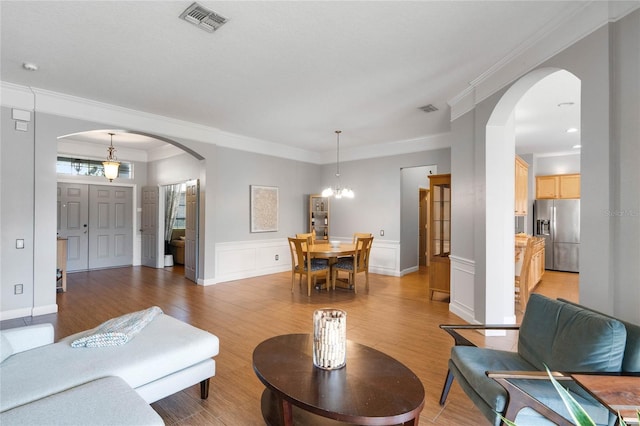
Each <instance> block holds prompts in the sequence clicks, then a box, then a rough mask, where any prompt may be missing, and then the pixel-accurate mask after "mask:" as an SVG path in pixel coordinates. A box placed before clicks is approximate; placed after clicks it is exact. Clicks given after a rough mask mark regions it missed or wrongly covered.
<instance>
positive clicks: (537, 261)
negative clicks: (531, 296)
mask: <svg viewBox="0 0 640 426" xmlns="http://www.w3.org/2000/svg"><path fill="white" fill-rule="evenodd" d="M529 238H533V239H534V240H535V243H534V244H533V255H532V256H531V267H530V268H529V273H530V274H531V275H530V279H529V291H531V290H533V288H534V287H535V286H536V285H537V284H538V283H539V282H540V280H541V279H542V275H543V274H544V268H545V266H544V238H540V237H532V236H531V235H527V234H516V238H515V276H517V277H518V276H520V270H521V269H522V260H523V258H524V248H525V247H526V246H527V240H528V239H529Z"/></svg>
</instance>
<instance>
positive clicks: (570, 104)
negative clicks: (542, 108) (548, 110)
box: [558, 102, 575, 108]
mask: <svg viewBox="0 0 640 426" xmlns="http://www.w3.org/2000/svg"><path fill="white" fill-rule="evenodd" d="M573 105H575V103H574V102H560V103H559V104H558V106H559V107H560V108H562V107H569V106H573Z"/></svg>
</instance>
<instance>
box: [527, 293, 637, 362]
mask: <svg viewBox="0 0 640 426" xmlns="http://www.w3.org/2000/svg"><path fill="white" fill-rule="evenodd" d="M626 338H627V332H626V329H625V327H624V325H623V324H622V323H621V322H620V321H618V320H616V319H614V318H610V317H607V316H604V315H601V314H599V313H596V312H593V311H590V310H587V309H584V308H582V307H578V306H575V305H571V304H567V303H563V302H560V301H557V300H553V299H549V298H547V297H544V296H542V295H539V294H532V295H531V297H530V299H529V303H528V304H527V309H526V311H525V314H524V317H523V319H522V325H521V327H520V335H519V339H518V353H519V354H520V355H521V356H522V357H523V358H524V359H526V360H527V361H528V362H529V363H531V364H532V365H534V366H535V367H537V369H539V370H544V366H545V365H547V366H548V367H549V368H550V369H551V370H556V371H568V372H591V371H603V372H619V371H621V368H622V360H623V357H624V350H625V345H626Z"/></svg>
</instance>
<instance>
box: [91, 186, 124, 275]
mask: <svg viewBox="0 0 640 426" xmlns="http://www.w3.org/2000/svg"><path fill="white" fill-rule="evenodd" d="M132 198H133V189H132V188H130V187H119V186H118V187H116V186H106V185H105V186H102V185H90V186H89V269H99V268H112V267H116V266H127V265H131V264H132V263H133V223H132V221H133V207H132V202H133V201H132Z"/></svg>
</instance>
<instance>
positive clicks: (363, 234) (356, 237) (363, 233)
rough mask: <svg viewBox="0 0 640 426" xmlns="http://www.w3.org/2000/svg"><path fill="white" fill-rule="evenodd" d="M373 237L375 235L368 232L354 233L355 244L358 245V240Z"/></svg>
mask: <svg viewBox="0 0 640 426" xmlns="http://www.w3.org/2000/svg"><path fill="white" fill-rule="evenodd" d="M371 237H373V234H371V233H368V232H354V233H353V244H355V243H356V240H357V239H358V238H371Z"/></svg>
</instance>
